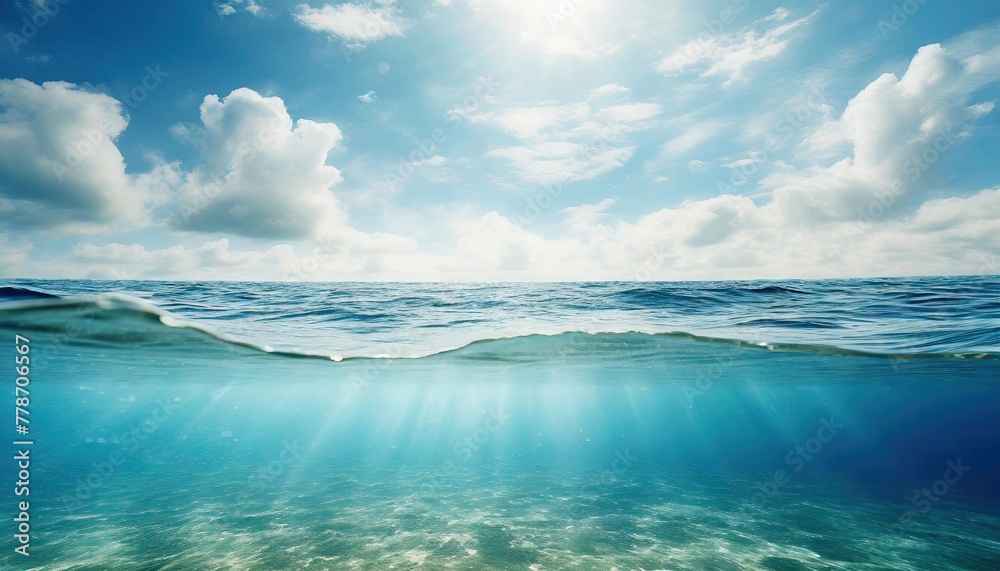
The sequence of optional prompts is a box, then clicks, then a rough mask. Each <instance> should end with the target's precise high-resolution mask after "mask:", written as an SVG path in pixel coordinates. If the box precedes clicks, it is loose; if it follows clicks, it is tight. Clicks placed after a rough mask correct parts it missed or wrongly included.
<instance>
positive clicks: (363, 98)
mask: <svg viewBox="0 0 1000 571" xmlns="http://www.w3.org/2000/svg"><path fill="white" fill-rule="evenodd" d="M375 97H376V96H375V92H374V91H369V92H368V93H365V94H364V95H359V96H358V101H360V102H362V103H371V102H372V101H375Z"/></svg>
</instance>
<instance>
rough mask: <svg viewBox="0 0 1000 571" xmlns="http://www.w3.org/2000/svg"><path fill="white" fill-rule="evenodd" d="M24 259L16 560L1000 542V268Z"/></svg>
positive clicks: (962, 560)
mask: <svg viewBox="0 0 1000 571" xmlns="http://www.w3.org/2000/svg"><path fill="white" fill-rule="evenodd" d="M6 285H7V286H9V287H7V288H6V289H0V296H2V297H3V298H4V299H6V301H3V302H2V304H0V335H2V336H3V338H9V342H8V341H4V342H3V343H0V346H2V347H3V349H0V363H2V362H8V363H10V366H9V370H3V368H8V367H3V368H0V379H2V382H3V383H4V387H5V394H8V395H9V396H8V398H9V399H10V400H11V404H10V405H9V406H8V405H4V406H3V409H4V410H5V411H6V412H5V413H4V414H5V415H6V419H7V420H4V421H3V423H2V426H3V427H4V432H3V441H4V442H5V444H4V446H5V456H6V457H7V458H8V460H6V461H4V462H3V464H2V466H3V468H2V469H3V470H4V475H5V481H7V482H13V481H14V480H15V479H16V468H15V463H14V462H13V461H11V460H10V458H12V457H13V456H14V454H15V453H16V451H17V450H18V449H19V448H18V447H15V446H12V445H11V442H12V441H13V440H14V439H16V438H24V436H17V435H15V434H14V432H13V425H14V419H13V413H12V408H13V399H14V398H15V395H14V377H15V371H14V366H15V364H14V360H15V357H16V355H17V353H16V349H15V344H14V336H15V335H22V336H24V337H26V338H28V339H29V340H30V341H29V344H30V353H29V355H30V356H31V362H30V367H31V375H30V377H31V381H30V389H31V402H30V421H31V422H30V434H29V435H28V436H29V437H30V438H31V439H32V442H33V444H32V445H31V453H30V454H31V458H32V461H31V466H30V471H31V482H30V493H31V495H30V499H31V506H30V518H31V519H30V522H31V529H30V534H31V539H30V553H31V555H30V556H29V557H24V556H22V555H19V554H15V553H14V552H13V548H14V547H15V546H16V545H17V543H16V540H11V535H12V534H13V533H15V531H14V529H15V528H14V525H13V523H14V522H11V523H9V524H8V526H9V529H8V531H7V535H6V536H7V537H8V541H7V544H6V546H5V549H4V554H3V556H2V557H0V562H2V564H0V566H2V568H3V569H46V570H48V569H74V570H77V569H79V570H83V569H95V570H96V569H102V570H103V569H539V570H541V569H620V570H624V569H647V570H651V569H673V570H681V569H690V570H695V569H697V570H702V569H711V570H714V569H718V570H729V569H772V570H795V569H856V570H863V569H866V570H869V569H870V570H874V569H898V570H910V569H912V570H927V569H990V570H993V569H997V568H1000V563H998V562H1000V486H998V484H997V482H1000V430H998V420H997V419H998V414H997V411H1000V390H998V388H997V380H998V379H1000V375H998V372H1000V296H998V293H1000V279H998V278H995V277H961V278H933V279H930V278H921V279H893V280H839V281H829V282H727V283H677V284H656V283H646V284H635V283H611V284H607V283H601V284H476V285H448V284H239V283H228V284H214V283H198V284H191V283H180V282H178V283H166V282H93V281H32V280H14V281H9V282H8V283H7V284H6ZM37 292H48V293H50V294H54V295H55V296H56V297H44V298H43V297H41V296H40V295H39V294H38V293H37ZM112 293H113V295H112ZM142 300H145V301H142ZM20 448H23V446H22V447H20ZM4 490H5V495H4V496H3V501H4V506H5V509H6V510H7V512H8V513H9V514H10V516H11V518H13V517H14V516H16V515H17V513H18V510H17V505H16V502H17V501H19V500H21V499H23V498H15V496H14V493H13V491H14V486H13V485H11V484H10V483H8V484H5V486H4Z"/></svg>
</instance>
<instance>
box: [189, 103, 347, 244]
mask: <svg viewBox="0 0 1000 571" xmlns="http://www.w3.org/2000/svg"><path fill="white" fill-rule="evenodd" d="M174 133H175V135H177V136H178V137H180V138H182V139H184V140H187V141H189V142H191V143H192V144H194V145H195V146H196V147H197V148H198V149H199V150H200V151H201V157H202V163H201V164H200V165H198V166H197V167H195V168H194V169H192V170H191V171H190V172H185V173H182V175H181V179H182V181H181V182H180V184H179V185H178V189H177V202H178V204H179V210H178V211H177V212H176V213H175V214H174V216H173V217H172V218H171V220H170V223H171V225H172V226H173V227H174V228H177V229H180V230H193V231H201V232H231V233H233V234H237V235H241V236H248V237H253V238H272V239H300V238H307V237H309V236H312V235H314V234H315V233H316V232H317V231H319V230H321V229H324V228H330V227H336V226H338V225H341V224H343V219H344V217H343V214H342V213H341V211H340V208H339V203H338V201H337V199H336V197H334V195H333V194H332V193H331V188H332V187H333V186H334V185H336V184H337V183H339V182H340V181H341V180H342V177H341V175H340V171H338V170H337V169H336V168H334V167H332V166H330V165H328V164H326V161H327V154H328V153H329V152H330V151H331V150H332V149H333V148H334V147H335V146H336V145H337V144H338V143H339V142H340V141H341V139H342V135H341V133H340V129H338V128H337V126H336V125H334V124H333V123H317V122H314V121H309V120H307V119H299V120H298V121H295V122H294V123H293V121H292V118H291V117H290V116H289V115H288V111H287V110H286V109H285V105H284V102H283V101H282V100H281V99H280V98H278V97H263V96H261V95H260V94H258V93H257V92H255V91H253V90H251V89H247V88H240V89H237V90H235V91H233V92H232V93H230V94H229V95H228V96H226V97H225V98H223V99H222V100H220V99H219V97H218V96H216V95H208V96H206V97H205V100H204V102H203V103H202V104H201V125H196V126H177V127H175V129H174Z"/></svg>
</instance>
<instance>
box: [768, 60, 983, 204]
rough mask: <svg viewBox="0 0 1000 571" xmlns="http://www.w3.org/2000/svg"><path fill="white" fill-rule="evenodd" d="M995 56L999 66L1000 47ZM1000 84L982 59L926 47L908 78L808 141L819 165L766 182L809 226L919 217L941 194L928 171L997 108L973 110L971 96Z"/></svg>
mask: <svg viewBox="0 0 1000 571" xmlns="http://www.w3.org/2000/svg"><path fill="white" fill-rule="evenodd" d="M991 53H993V55H992V56H991V57H992V58H994V61H995V62H1000V50H995V51H994V52H991ZM984 64H987V65H992V66H993V69H992V73H984V71H983V70H984V69H988V67H984ZM998 79H1000V65H997V63H994V64H988V63H987V62H984V60H983V58H982V56H981V55H976V56H962V55H961V54H957V55H956V54H954V53H952V50H951V49H949V47H947V46H944V47H942V46H941V45H938V44H932V45H928V46H924V47H922V48H920V49H919V50H918V52H917V54H916V55H915V56H914V57H913V59H912V60H911V62H910V65H909V67H908V68H907V70H906V72H905V73H904V74H903V76H902V77H900V78H897V77H896V76H895V75H894V74H891V73H886V74H883V75H882V76H880V77H879V78H878V79H876V80H875V81H873V82H872V83H870V84H869V85H868V86H867V87H866V88H865V89H864V90H862V91H861V92H860V93H858V95H856V96H855V97H853V98H852V99H851V100H850V102H849V103H848V104H847V107H846V109H845V110H844V112H843V113H842V114H841V115H840V117H838V118H835V119H834V118H831V119H829V120H828V121H826V122H825V123H823V124H822V125H820V126H819V128H818V129H817V130H816V131H815V133H813V134H812V135H811V136H810V137H809V138H808V139H807V140H806V141H805V143H804V145H803V153H804V155H805V158H808V159H810V162H812V163H813V166H810V167H808V168H805V169H802V170H793V171H789V172H777V173H772V174H770V175H769V176H767V177H766V178H765V179H764V180H763V181H762V185H763V186H764V187H765V188H770V189H773V198H774V201H775V203H776V204H778V205H779V206H780V207H782V208H784V209H786V210H787V211H788V212H789V213H792V212H794V213H795V216H796V217H798V218H800V219H801V220H803V221H816V220H830V219H837V220H844V219H853V218H858V217H859V216H862V217H863V216H865V215H866V214H867V215H868V216H879V217H880V216H884V215H891V214H894V215H903V214H906V213H907V212H912V210H913V208H914V207H915V206H916V205H919V204H920V201H921V200H923V199H925V198H926V197H927V196H928V193H929V192H931V191H934V190H935V189H936V185H935V183H934V178H933V177H930V176H925V173H927V172H928V171H930V170H931V169H932V168H934V165H935V164H936V163H937V162H938V161H939V160H942V158H944V157H946V156H947V155H948V154H949V153H951V152H955V149H956V148H958V147H959V146H961V145H962V144H963V143H964V142H965V141H966V140H967V139H969V138H970V137H971V136H972V134H973V132H974V128H975V121H976V120H977V119H978V118H980V117H982V116H983V115H984V114H987V113H989V112H990V111H992V109H993V105H992V102H974V103H973V104H971V105H970V103H972V102H970V98H971V97H972V96H973V95H974V94H975V92H976V91H977V90H979V89H980V88H981V87H982V86H984V85H985V84H987V83H990V82H993V81H996V80H998ZM845 155H846V156H845ZM869 211H871V212H869Z"/></svg>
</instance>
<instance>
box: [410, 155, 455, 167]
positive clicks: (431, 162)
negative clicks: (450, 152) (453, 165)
mask: <svg viewBox="0 0 1000 571" xmlns="http://www.w3.org/2000/svg"><path fill="white" fill-rule="evenodd" d="M446 162H448V159H446V158H444V157H442V156H441V155H434V156H432V157H428V158H426V159H423V160H420V161H414V162H413V163H412V164H413V166H414V167H439V166H441V165H443V164H445V163H446Z"/></svg>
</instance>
